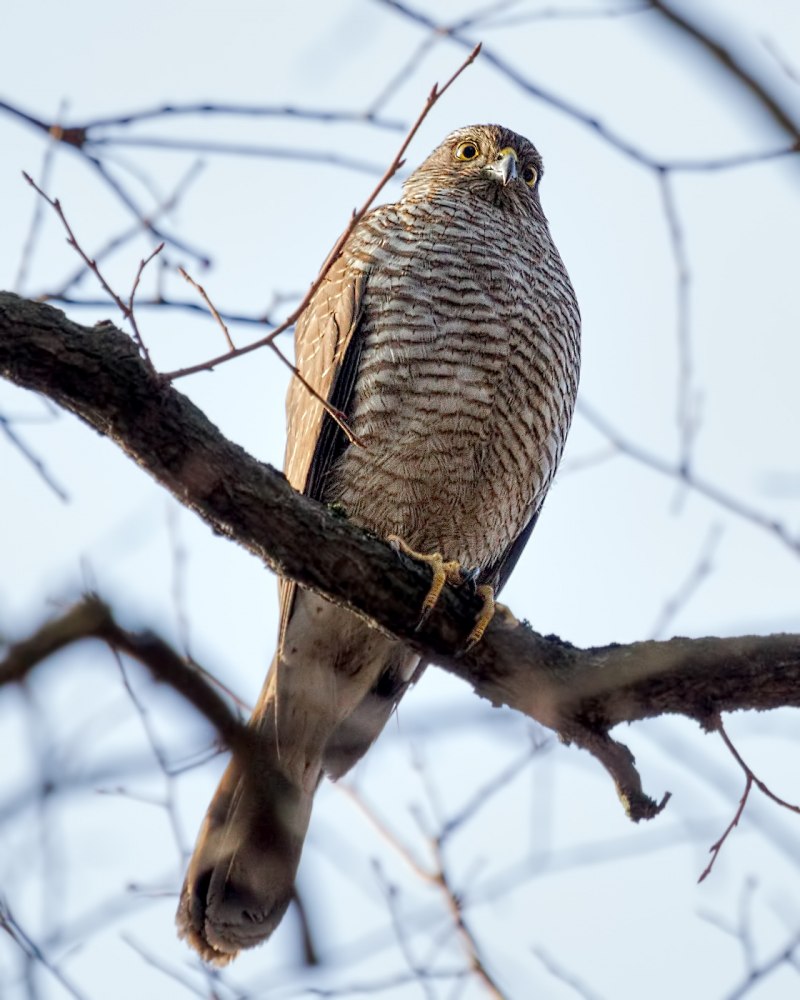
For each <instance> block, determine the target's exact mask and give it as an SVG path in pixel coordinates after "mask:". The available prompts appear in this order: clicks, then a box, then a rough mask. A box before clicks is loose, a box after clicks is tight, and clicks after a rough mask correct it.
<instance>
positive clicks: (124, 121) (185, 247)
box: [0, 101, 403, 266]
mask: <svg viewBox="0 0 800 1000" xmlns="http://www.w3.org/2000/svg"><path fill="white" fill-rule="evenodd" d="M3 112H4V113H5V114H7V115H9V116H10V117H11V118H14V119H16V120H17V121H19V122H21V123H23V124H25V125H27V126H29V127H30V128H33V129H34V130H35V131H37V132H39V133H42V134H44V135H46V136H49V137H50V138H51V139H52V140H54V143H53V146H52V147H51V148H56V147H57V146H58V145H63V146H64V147H66V148H68V149H70V150H71V151H72V152H73V153H75V154H77V155H78V156H79V157H81V159H82V160H83V161H84V162H85V163H86V164H87V165H88V166H89V167H90V168H91V169H92V170H94V172H95V173H97V174H98V175H99V176H100V178H101V179H102V181H103V182H104V184H105V185H106V186H107V187H108V188H109V189H110V190H111V192H112V193H113V194H114V196H115V197H116V198H117V199H118V200H119V201H120V202H121V203H122V205H123V206H124V207H125V208H126V209H127V210H128V211H129V212H130V213H131V214H132V215H133V216H134V217H135V218H136V220H137V222H138V223H139V225H140V226H142V227H143V228H144V229H146V230H148V231H149V232H150V233H151V234H152V236H153V237H154V238H155V239H156V240H157V241H160V242H164V243H166V244H167V245H169V246H173V247H175V248H176V249H179V250H182V251H184V252H185V253H188V254H191V255H192V256H193V257H195V258H196V259H197V260H199V261H200V262H201V263H202V264H203V265H205V266H207V265H208V264H209V263H210V260H209V258H208V255H207V254H205V253H204V252H202V251H200V250H197V249H195V248H193V247H191V246H189V244H187V243H185V242H184V241H182V240H180V239H179V238H178V237H177V236H175V235H173V234H172V233H169V232H167V231H166V230H164V229H162V228H161V226H159V225H157V224H156V217H155V214H154V213H152V212H149V213H148V212H146V211H145V210H144V209H143V208H142V207H141V206H140V205H139V204H138V203H137V201H136V200H135V199H134V197H133V195H132V194H131V192H130V191H129V190H128V189H127V187H125V186H124V185H123V184H122V183H120V181H119V180H117V178H116V177H114V176H113V174H112V173H110V172H109V170H108V167H107V166H106V164H105V163H104V162H103V160H102V159H101V158H100V156H101V155H102V154H106V155H107V151H108V150H115V149H117V148H119V147H121V146H140V147H143V148H151V149H152V148H158V147H161V148H170V149H184V150H189V151H193V152H212V153H233V154H235V155H256V156H267V157H280V158H290V157H291V158H292V159H293V160H295V161H296V160H298V159H308V160H312V161H314V162H320V161H322V162H326V163H338V164H339V165H340V166H344V167H349V168H351V169H356V170H364V171H367V172H371V173H377V172H379V168H378V167H373V166H370V164H367V163H364V162H363V161H360V160H354V159H352V158H348V157H335V156H332V155H330V154H328V153H320V152H316V151H309V152H307V153H303V152H302V151H298V150H296V149H292V150H290V149H280V148H277V147H271V146H254V145H250V146H243V145H240V144H235V145H232V144H227V143H222V142H219V143H215V142H213V141H209V140H205V139H203V140H173V139H170V138H167V137H153V138H150V139H148V138H145V137H132V136H123V135H119V134H117V135H113V134H112V135H107V134H104V132H105V131H106V130H108V129H109V128H112V129H113V128H118V129H123V128H130V127H131V126H134V125H136V124H138V123H140V122H142V121H153V120H159V119H168V118H172V119H174V118H177V117H184V118H185V117H192V116H194V117H197V116H213V117H234V118H236V117H248V118H279V119H284V120H285V119H287V118H288V119H295V120H298V121H316V122H328V123H343V124H347V123H352V124H364V125H369V126H374V127H376V128H381V129H390V130H393V131H401V130H402V128H403V125H402V123H401V122H398V121H396V120H391V119H388V118H383V117H381V116H379V115H377V114H376V113H374V112H372V111H369V110H366V111H363V112H350V111H333V110H324V109H313V108H298V107H294V106H291V105H287V106H282V107H281V106H269V105H247V104H202V103H200V104H184V105H173V104H164V105H160V106H157V107H154V108H146V109H143V110H141V111H132V112H128V113H126V114H120V115H113V116H109V117H106V118H97V119H94V120H90V121H84V122H78V123H72V124H68V125H65V124H62V123H61V122H60V121H55V122H51V121H47V120H46V119H45V118H44V117H42V116H39V115H36V114H34V113H33V112H32V111H27V110H25V109H23V108H22V107H20V106H19V105H18V104H16V103H14V104H12V103H9V102H8V101H0V113H3Z"/></svg>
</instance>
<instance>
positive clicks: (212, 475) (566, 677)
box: [0, 293, 800, 819]
mask: <svg viewBox="0 0 800 1000" xmlns="http://www.w3.org/2000/svg"><path fill="white" fill-rule="evenodd" d="M0 374H3V375H4V376H5V377H6V378H8V379H9V380H10V381H12V382H14V383H16V384H17V385H20V386H22V387H24V388H28V389H32V390H35V391H37V392H41V393H44V394H45V395H47V396H49V397H50V398H51V399H53V400H54V401H55V402H57V403H58V404H59V405H61V406H63V407H64V408H65V409H67V410H69V411H71V412H72V413H74V414H76V415H77V416H79V417H80V418H81V419H82V420H84V421H85V422H86V423H88V424H89V425H90V426H91V427H93V428H95V430H97V431H99V432H100V433H101V434H104V435H106V436H107V437H109V438H110V439H111V440H113V441H114V442H115V443H116V444H117V445H118V446H119V447H120V448H122V449H123V450H124V451H125V452H126V454H128V455H129V456H130V457H131V459H133V460H134V461H135V462H137V463H138V464H139V465H140V466H141V467H142V468H143V469H145V470H146V471H147V472H148V473H149V474H150V475H151V476H153V478H154V479H156V480H157V481H158V482H159V483H161V484H162V485H163V486H164V487H165V488H166V489H168V490H169V491H170V492H171V493H172V494H173V495H174V496H175V497H176V498H177V499H178V500H179V501H180V502H181V503H183V504H184V505H185V506H187V507H189V508H190V509H192V510H194V511H195V512H196V513H197V514H198V515H199V516H200V517H201V518H203V519H204V520H205V521H206V522H207V523H208V524H209V525H210V526H211V527H212V528H213V530H215V531H216V532H218V533H219V534H222V535H225V536H227V537H229V538H231V539H232V540H234V541H237V542H238V543H239V544H241V545H243V546H244V547H245V548H246V549H248V550H249V551H250V552H252V553H253V554H254V555H256V556H257V557H258V558H259V559H261V560H262V561H263V562H264V563H266V564H267V565H268V566H270V567H271V568H272V569H273V570H275V571H276V572H277V573H280V574H282V575H284V576H286V577H289V578H291V579H293V580H296V581H297V582H298V583H300V584H301V585H302V586H305V587H308V588H310V589H313V590H315V591H317V592H319V593H321V594H323V595H325V596H326V597H329V598H330V599H331V600H333V601H336V602H338V603H340V604H344V605H345V606H347V607H350V608H351V609H352V610H354V611H355V612H356V613H358V614H360V615H361V616H362V617H364V618H365V619H366V620H368V621H369V622H371V623H372V624H374V625H375V626H376V627H378V628H380V629H382V630H384V631H386V632H389V633H391V634H393V635H395V636H397V637H398V638H400V639H401V640H403V641H404V642H406V643H407V644H408V645H409V646H410V647H412V648H414V649H416V650H418V651H419V652H420V653H422V654H423V655H424V656H425V657H426V658H427V659H431V660H432V661H434V662H436V663H437V664H439V665H440V666H441V667H443V668H444V669H446V670H448V671H450V672H452V673H454V674H457V675H458V676H460V677H462V678H463V679H464V680H466V681H467V682H468V683H470V684H471V685H472V686H473V687H474V689H475V690H476V691H477V692H478V694H480V695H481V696H482V697H485V698H487V699H488V700H489V701H491V702H492V704H494V705H503V704H505V705H509V706H510V707H512V708H515V709H517V710H518V711H520V712H523V713H525V714H526V715H528V716H530V717H531V718H532V719H534V720H536V721H538V722H540V723H541V724H542V725H545V726H548V727H549V728H551V729H554V730H556V731H557V732H558V733H559V734H560V736H561V738H562V739H563V740H564V741H566V742H573V743H575V744H577V745H579V746H581V747H584V748H585V749H587V750H589V751H590V752H591V753H592V754H593V755H594V756H595V757H596V758H597V759H598V760H599V761H600V762H601V763H602V764H603V765H604V767H605V768H606V769H607V770H608V771H609V773H610V774H611V776H612V778H613V779H614V781H615V783H616V785H617V790H618V792H619V794H620V796H621V797H622V800H623V802H624V804H625V807H626V809H627V810H628V812H629V814H630V815H631V817H632V818H634V819H642V818H647V817H650V816H653V815H655V814H656V813H657V812H658V811H659V809H660V808H661V807H662V806H663V804H664V802H663V801H662V802H661V804H657V803H656V802H654V801H653V800H652V799H650V798H649V797H648V796H647V795H646V794H645V793H644V792H643V791H642V787H641V780H640V778H639V775H638V773H637V771H636V769H635V766H634V761H633V757H632V755H631V754H630V752H629V751H628V750H627V748H626V747H624V746H623V745H622V744H620V743H618V742H616V741H614V740H613V739H611V737H610V736H609V731H610V730H611V729H612V728H613V727H614V726H616V725H618V724H619V723H620V722H632V721H635V720H638V719H645V718H651V717H654V716H658V715H662V714H664V713H678V714H682V715H686V716H688V717H690V718H693V719H696V720H698V721H699V722H700V723H701V724H703V725H706V726H708V727H710V728H715V722H714V720H716V718H717V717H718V714H719V713H720V712H727V711H733V710H735V709H767V708H777V707H779V706H784V705H792V706H800V636H793V635H773V636H767V637H758V636H754V637H737V638H728V639H717V638H704V639H685V638H675V639H671V640H669V641H668V642H656V641H649V642H640V643H633V644H630V645H624V646H623V645H618V644H612V645H609V646H604V647H598V648H588V649H580V648H577V647H575V646H572V645H571V644H570V643H567V642H563V641H562V640H560V639H558V638H557V637H553V636H550V637H544V636H541V635H538V634H537V633H535V632H533V631H532V630H531V629H529V628H528V627H526V626H524V625H520V624H519V622H517V621H516V620H514V619H513V616H511V614H510V613H508V612H507V611H502V610H501V612H500V613H498V614H497V615H496V616H495V618H494V620H493V621H492V623H491V625H490V627H489V629H488V630H487V632H486V635H485V637H484V639H483V640H482V641H481V642H480V643H478V644H477V646H475V648H474V649H472V650H470V651H469V653H466V652H464V650H463V646H464V642H465V639H466V636H467V635H468V634H469V632H470V629H471V627H472V623H473V622H474V619H475V615H476V614H477V611H478V609H479V606H480V604H481V601H480V598H479V597H477V596H476V595H474V594H470V593H469V592H468V588H462V589H455V588H452V587H448V588H446V589H445V591H444V593H443V596H442V599H441V600H440V602H439V604H438V605H437V607H436V608H435V610H434V612H433V614H432V615H431V616H430V618H429V619H428V620H427V622H426V623H425V625H424V626H423V628H422V629H420V630H417V625H418V620H419V613H418V612H419V608H420V606H421V605H422V601H423V598H424V596H425V594H426V593H427V591H428V589H429V584H430V570H429V569H428V568H427V567H426V566H424V565H422V564H420V563H417V562H415V561H413V560H412V559H410V558H408V557H407V556H404V555H403V554H402V553H398V552H396V551H395V550H394V549H393V548H392V547H391V546H389V545H387V544H385V543H384V542H383V541H381V540H380V539H377V538H375V537H373V536H370V535H369V534H368V533H367V532H365V531H363V530H361V529H360V528H358V527H356V526H355V525H353V524H351V523H349V522H348V521H347V520H346V519H345V518H343V517H341V516H337V515H336V514H335V513H333V512H331V511H329V510H327V509H326V508H325V507H323V506H322V505H320V504H318V503H315V502H314V501H312V500H309V499H308V498H307V497H303V496H301V495H299V494H297V493H295V492H294V491H293V490H292V489H291V487H290V486H289V484H288V483H287V482H286V480H285V478H284V477H283V476H282V475H281V474H280V473H278V472H276V471H275V470H274V469H272V468H270V467H269V466H266V465H263V464H262V463H260V462H257V461H256V460H255V459H253V458H251V457H250V456H249V455H248V454H246V452H244V451H243V449H241V448H239V447H238V446H237V445H235V444H233V443H231V442H230V441H228V440H227V439H225V438H224V437H223V436H222V434H221V433H220V432H219V430H218V429H217V428H216V427H214V426H213V424H211V423H210V422H209V421H208V420H207V418H206V417H205V416H204V415H203V414H202V413H201V412H200V410H198V409H197V407H195V406H194V404H192V403H191V402H190V401H189V400H188V399H187V398H186V397H185V396H183V395H182V394H181V393H179V392H177V390H175V389H174V388H173V387H172V386H171V385H169V384H168V383H166V382H165V381H164V380H163V378H162V377H160V376H159V375H158V374H156V373H154V372H152V371H151V370H150V369H149V368H148V367H147V365H146V364H145V362H144V361H143V359H142V358H141V357H140V355H139V354H138V352H137V350H136V347H135V345H134V344H133V343H132V342H131V340H130V338H128V337H127V336H125V334H123V333H122V332H121V331H118V330H116V329H115V328H114V327H113V326H112V325H111V324H104V325H103V326H102V327H101V328H100V329H98V328H91V327H82V326H79V325H77V324H76V323H73V322H71V321H70V320H68V319H67V318H66V317H65V316H64V315H63V313H61V312H59V311H58V310H56V309H54V308H53V307H52V306H49V305H46V304H43V303H32V302H26V301H25V300H23V299H20V298H19V297H18V296H16V295H13V294H11V293H0ZM87 621H88V622H89V625H90V626H91V628H92V629H93V631H92V632H91V634H96V635H98V637H100V638H105V639H106V640H107V641H110V639H109V636H110V637H111V638H113V640H114V644H115V647H116V648H119V649H121V650H123V651H125V652H127V653H129V654H130V655H133V656H135V657H137V658H139V659H142V660H143V662H145V663H146V664H147V665H148V666H149V667H150V668H151V669H153V667H154V664H157V665H158V676H159V677H160V678H161V679H162V680H165V681H167V682H168V683H170V684H173V685H174V686H175V687H176V688H177V689H178V690H180V691H181V692H182V693H183V694H184V695H185V696H186V697H187V698H189V700H190V701H192V703H193V704H195V705H196V706H197V707H198V708H199V709H200V710H201V711H203V712H204V714H206V715H207V717H208V718H209V719H211V720H212V721H213V722H214V724H215V725H217V726H218V728H219V729H220V732H221V733H222V735H223V737H224V739H225V740H226V742H228V743H229V745H231V746H233V747H234V749H236V748H237V747H241V746H242V740H245V739H246V736H245V735H244V732H245V731H244V729H243V727H241V726H240V724H239V723H238V722H236V721H235V720H233V717H232V716H231V714H230V713H229V712H228V711H227V709H226V708H225V706H224V703H223V702H222V701H221V699H220V698H219V696H217V695H216V692H214V693H213V698H211V696H210V695H207V693H206V687H207V685H205V682H202V683H201V681H200V680H199V679H198V678H199V675H198V673H197V671H195V670H194V669H192V668H190V667H188V666H187V665H186V663H185V661H184V660H183V658H181V657H179V656H178V655H177V654H175V653H174V652H173V651H172V650H170V649H169V648H167V647H165V645H164V644H163V643H161V642H160V640H157V639H156V638H154V637H152V636H147V635H138V634H133V633H128V632H125V631H124V630H119V631H117V630H115V628H114V626H113V624H112V623H111V622H109V620H108V617H107V614H106V613H104V611H103V609H102V606H101V605H98V603H97V602H96V601H95V602H89V603H88V604H86V605H79V608H78V610H75V611H73V612H69V613H68V614H67V615H65V616H63V617H62V619H59V620H57V621H56V622H53V623H51V625H49V626H45V628H44V629H42V630H41V631H40V632H39V633H37V634H36V635H35V636H33V637H31V638H30V639H29V640H27V641H26V642H24V643H20V644H19V645H18V646H16V647H14V649H13V650H12V652H11V653H10V654H9V658H8V659H7V660H6V662H5V664H4V665H3V666H2V668H0V670H2V677H0V679H2V680H6V681H10V680H18V679H20V678H21V677H22V676H24V674H25V673H26V672H27V670H29V669H31V667H32V666H33V664H34V663H35V662H38V661H39V660H41V659H43V658H45V657H46V656H48V655H49V654H50V653H51V652H53V651H55V650H56V649H59V648H62V647H63V646H64V645H65V644H66V643H67V642H71V641H73V638H74V637H76V636H77V635H80V634H86V628H87V626H86V622H87ZM81 623H83V624H82V625H81ZM79 626H80V627H82V628H83V630H84V631H83V633H81V631H80V627H79Z"/></svg>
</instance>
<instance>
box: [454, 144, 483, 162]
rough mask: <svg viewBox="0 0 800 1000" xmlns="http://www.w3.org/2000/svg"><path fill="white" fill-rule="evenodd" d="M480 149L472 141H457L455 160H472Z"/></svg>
mask: <svg viewBox="0 0 800 1000" xmlns="http://www.w3.org/2000/svg"><path fill="white" fill-rule="evenodd" d="M479 152H480V150H479V149H478V147H477V146H476V145H475V143H474V142H462V143H459V145H458V147H457V148H456V159H457V160H474V159H475V157H476V156H477V155H478V153H479Z"/></svg>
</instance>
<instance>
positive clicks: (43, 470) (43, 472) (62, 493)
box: [0, 414, 69, 503]
mask: <svg viewBox="0 0 800 1000" xmlns="http://www.w3.org/2000/svg"><path fill="white" fill-rule="evenodd" d="M0 430H2V431H3V433H4V434H5V436H6V437H7V438H8V440H9V441H10V442H11V444H13V445H14V447H15V448H16V449H17V451H18V452H19V453H20V454H21V455H22V457H23V458H25V459H26V460H27V461H28V462H29V464H30V465H32V466H33V468H34V470H35V471H36V473H37V475H38V476H39V477H40V478H41V479H42V481H43V482H44V483H45V484H46V485H47V486H48V487H49V488H50V489H51V490H52V491H53V493H55V495H56V496H57V497H58V499H59V500H63V502H64V503H68V502H69V494H68V493H67V491H66V490H65V489H64V488H63V486H60V485H59V484H58V483H57V482H56V481H55V479H54V478H53V477H52V475H51V474H50V472H49V470H48V469H47V466H46V465H45V464H44V462H43V461H42V460H41V458H39V456H38V455H36V454H34V453H33V452H32V451H31V449H30V448H29V447H28V446H27V444H25V442H24V441H23V440H22V438H20V437H19V436H18V435H17V433H16V431H15V430H14V429H13V427H12V426H11V420H10V419H9V418H8V417H6V416H4V415H3V414H0Z"/></svg>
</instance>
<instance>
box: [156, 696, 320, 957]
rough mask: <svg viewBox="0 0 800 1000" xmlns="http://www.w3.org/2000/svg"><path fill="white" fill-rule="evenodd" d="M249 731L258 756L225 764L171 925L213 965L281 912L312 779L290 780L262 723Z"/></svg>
mask: <svg viewBox="0 0 800 1000" xmlns="http://www.w3.org/2000/svg"><path fill="white" fill-rule="evenodd" d="M270 701H271V699H270ZM273 707H274V704H273ZM252 725H253V727H254V728H255V729H256V730H257V731H258V732H259V735H261V736H262V737H263V749H262V750H261V752H260V753H259V754H258V756H257V758H256V759H253V758H251V759H249V760H247V761H246V762H244V763H243V762H241V761H240V760H239V758H237V757H234V758H233V759H232V760H231V761H230V763H229V764H228V767H227V769H226V771H225V773H224V775H223V776H222V780H221V781H220V783H219V787H218V788H217V791H216V792H215V794H214V797H213V799H212V800H211V804H210V805H209V807H208V811H207V813H206V817H205V820H204V821H203V825H202V828H201V830H200V834H199V836H198V838H197V844H196V846H195V849H194V854H193V855H192V858H191V861H190V862H189V868H188V871H187V873H186V879H185V881H184V884H183V888H182V890H181V898H180V903H179V906H178V913H177V917H176V919H177V923H178V929H179V933H180V935H181V937H184V938H185V939H186V940H187V942H188V943H189V944H190V945H191V946H192V947H193V948H195V949H196V950H197V951H198V952H199V953H200V955H201V957H202V958H204V959H205V960H206V961H208V962H213V963H214V964H217V965H225V964H227V963H228V962H229V961H230V960H231V959H232V958H235V956H236V954H237V953H238V952H239V951H240V950H241V949H242V948H249V947H252V946H253V945H256V944H259V943H260V942H261V941H263V940H265V939H266V938H267V937H269V935H270V934H271V933H272V932H273V931H274V930H275V928H276V927H277V926H278V924H279V923H280V921H281V918H282V917H283V915H284V913H285V912H286V908H287V906H288V905H289V903H290V901H291V898H292V894H293V891H294V880H295V875H296V873H297V866H298V864H299V862H300V855H301V853H302V849H303V841H304V839H305V835H306V830H307V829H308V822H309V819H310V816H311V805H312V802H313V797H314V789H315V787H316V784H317V778H318V776H312V775H308V777H309V778H310V779H311V780H310V783H308V784H306V783H299V782H297V781H295V780H292V779H291V778H290V777H289V776H288V775H287V774H286V772H285V770H284V769H283V768H282V766H281V762H280V758H279V756H278V750H277V747H276V746H275V744H274V742H273V741H272V740H270V733H269V731H270V729H272V728H273V727H272V726H270V725H268V724H265V716H264V715H261V716H260V717H254V720H253V723H252ZM271 747H274V748H275V749H271Z"/></svg>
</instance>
